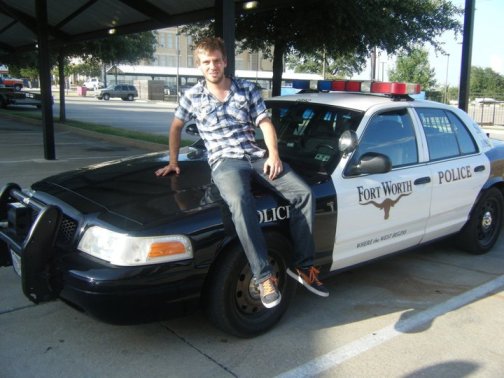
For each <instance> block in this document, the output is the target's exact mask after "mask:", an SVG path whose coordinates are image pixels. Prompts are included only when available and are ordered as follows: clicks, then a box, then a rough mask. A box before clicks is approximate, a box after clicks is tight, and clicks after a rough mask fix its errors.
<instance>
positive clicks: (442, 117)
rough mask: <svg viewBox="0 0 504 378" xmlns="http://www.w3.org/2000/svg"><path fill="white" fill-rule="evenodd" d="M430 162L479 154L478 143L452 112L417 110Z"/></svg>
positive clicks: (428, 109)
mask: <svg viewBox="0 0 504 378" xmlns="http://www.w3.org/2000/svg"><path fill="white" fill-rule="evenodd" d="M416 112H417V113H418V116H419V117H420V121H421V122H422V126H423V129H424V131H425V137H426V138H427V145H428V147H429V157H430V160H441V159H447V158H452V157H456V156H460V155H467V154H472V153H475V152H477V147H476V143H475V142H474V139H473V138H472V136H471V134H470V133H469V131H468V130H467V129H466V127H465V126H464V124H463V123H462V121H460V119H459V118H458V117H457V116H456V115H455V114H453V113H452V112H450V111H447V110H442V109H430V108H417V109H416Z"/></svg>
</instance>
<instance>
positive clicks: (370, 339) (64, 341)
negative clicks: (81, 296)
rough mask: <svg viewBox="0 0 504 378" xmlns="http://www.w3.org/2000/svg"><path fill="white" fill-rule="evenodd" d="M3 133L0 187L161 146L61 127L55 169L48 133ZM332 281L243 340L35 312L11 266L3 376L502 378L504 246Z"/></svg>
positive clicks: (399, 258)
mask: <svg viewBox="0 0 504 378" xmlns="http://www.w3.org/2000/svg"><path fill="white" fill-rule="evenodd" d="M84 101H90V100H84ZM125 104H127V103H125ZM129 105H130V107H131V106H132V105H131V104H129ZM139 106H140V105H139ZM131 112H133V111H131ZM129 114H131V113H129ZM144 117H145V118H148V117H149V115H147V114H145V113H144ZM492 132H496V131H495V130H494V131H492ZM0 135H2V138H1V139H0V185H1V186H3V185H4V184H6V183H8V182H13V181H14V182H19V183H20V184H21V185H22V186H23V187H27V186H29V184H30V183H32V182H33V181H35V180H37V179H40V178H42V177H45V176H48V175H50V174H54V173H57V172H60V171H64V170H68V169H73V168H78V167H82V166H84V165H88V164H94V163H99V162H102V161H106V160H111V159H117V158H121V157H126V156H129V155H133V154H140V153H143V152H148V151H150V150H151V147H152V146H143V145H142V144H141V143H139V144H137V145H135V146H131V145H124V144H121V143H117V142H115V141H113V140H103V139H100V138H97V137H95V136H90V135H87V136H84V135H82V134H77V133H76V132H75V131H73V130H70V129H67V128H64V127H62V128H60V127H58V128H57V130H56V149H57V150H56V151H57V157H58V159H57V160H55V161H46V160H43V146H42V131H41V128H40V126H39V125H37V124H26V123H23V122H20V121H18V120H12V119H9V118H5V117H3V116H2V115H1V114H0ZM159 148H160V149H163V148H165V147H164V146H160V147H159ZM326 283H327V286H328V288H329V290H330V293H331V294H330V297H329V298H328V299H321V298H319V297H316V296H313V295H311V294H309V293H308V292H307V291H305V290H303V289H301V288H300V289H299V290H298V292H297V294H296V298H295V299H294V301H293V304H292V306H291V307H290V309H289V310H288V311H287V313H286V315H285V316H284V318H283V319H282V320H281V322H280V323H279V324H278V325H277V326H276V327H275V328H274V329H273V330H271V331H270V332H268V333H267V334H264V335H262V336H259V337H256V338H254V339H238V338H234V337H231V336H229V335H226V334H224V333H222V332H220V331H218V330H216V329H214V328H213V327H212V326H211V325H210V324H209V323H208V322H207V321H206V320H205V318H204V316H203V315H202V314H201V313H200V312H199V311H195V312H193V313H191V314H189V315H187V316H184V317H175V318H170V317H169V316H166V318H165V319H164V320H162V321H158V322H149V323H139V324H132V325H123V326H118V325H112V324H106V323H102V322H99V321H97V320H95V319H92V318H90V317H88V316H86V315H85V314H82V313H79V312H77V311H76V310H74V309H73V308H70V307H69V306H67V305H66V304H65V303H63V302H61V301H54V302H50V303H47V304H42V305H34V304H32V303H31V302H29V301H28V300H27V299H26V298H25V297H24V296H23V294H22V291H21V287H20V282H19V279H18V277H17V276H16V274H15V273H14V271H13V270H12V268H0V286H1V287H2V290H1V291H0V364H1V366H2V370H1V373H0V376H1V377H6V378H10V377H65V376H70V375H71V376H73V377H117V376H122V377H138V376H142V377H166V376H170V377H172V376H173V377H200V376H205V377H226V376H231V377H232V376H234V377H273V376H293V377H304V376H327V377H329V376H330V377H385V376H386V377H462V376H471V377H501V376H502V372H503V371H504V362H503V361H504V338H502V337H501V329H502V328H503V326H504V291H503V289H504V238H502V237H501V239H500V240H499V242H498V243H497V245H496V246H495V247H494V249H493V250H492V251H491V252H490V253H489V254H487V255H482V256H472V255H468V254H466V253H464V252H461V251H458V250H456V249H454V248H452V247H451V245H450V244H449V243H446V242H445V243H437V244H433V245H431V246H429V247H423V248H421V249H418V250H415V251H411V252H409V253H405V254H400V255H396V256H393V257H389V258H386V259H383V260H380V261H376V262H373V263H371V264H367V265H365V266H362V267H359V268H355V269H352V270H350V271H347V272H344V273H341V274H339V275H337V276H334V277H332V278H330V279H328V280H327V281H326Z"/></svg>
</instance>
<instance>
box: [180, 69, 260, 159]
mask: <svg viewBox="0 0 504 378" xmlns="http://www.w3.org/2000/svg"><path fill="white" fill-rule="evenodd" d="M175 117H176V118H178V119H180V120H182V121H184V122H187V121H189V120H190V119H192V118H195V119H196V124H197V126H198V131H199V134H200V137H201V138H202V139H203V140H204V142H205V146H206V148H207V151H208V163H209V164H210V166H212V167H213V166H214V165H215V164H216V163H217V162H218V161H219V160H220V159H222V158H235V159H241V158H243V157H244V156H246V155H250V156H257V157H263V156H264V154H265V152H266V151H265V150H263V149H261V148H259V147H258V146H257V144H256V143H255V130H254V129H255V127H256V126H258V125H259V123H260V122H261V121H262V120H263V119H264V118H266V117H268V115H267V113H266V105H265V104H264V101H263V99H262V97H261V94H260V92H259V90H258V89H257V87H256V85H255V84H254V83H251V82H248V81H245V80H240V79H235V78H232V79H231V88H230V91H229V95H228V96H227V97H226V99H225V100H224V101H223V102H220V101H219V100H217V99H216V98H215V97H214V96H213V95H212V94H211V93H210V91H209V90H208V89H207V87H206V84H205V82H204V81H201V82H199V83H198V84H196V85H195V86H194V87H192V88H191V89H189V90H187V91H186V92H185V94H184V96H183V97H182V98H181V99H180V102H179V106H178V107H177V110H176V111H175Z"/></svg>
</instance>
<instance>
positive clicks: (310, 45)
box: [236, 0, 461, 95]
mask: <svg viewBox="0 0 504 378" xmlns="http://www.w3.org/2000/svg"><path fill="white" fill-rule="evenodd" d="M296 4H297V3H296ZM303 4H304V5H293V6H291V7H290V8H282V9H276V10H273V11H268V12H262V13H261V12H259V13H256V14H253V13H250V14H245V15H243V16H241V17H239V18H238V20H237V25H236V35H237V37H238V38H239V39H240V41H242V46H243V48H247V49H249V50H262V51H263V52H265V53H266V54H268V55H269V56H270V57H272V58H273V95H278V94H280V85H281V74H282V72H283V57H284V56H285V55H286V54H287V53H298V54H307V55H309V54H317V53H318V54H320V51H325V52H326V54H327V55H328V56H330V57H332V58H333V59H338V58H341V57H345V56H349V55H353V56H355V57H356V61H357V62H359V61H362V60H363V59H366V58H367V57H368V56H369V53H370V52H371V51H372V50H373V49H374V48H379V49H381V50H383V51H386V52H395V51H397V50H398V49H403V50H405V51H411V50H413V49H414V48H415V46H418V45H420V44H424V43H430V44H432V45H433V46H434V47H435V48H437V49H439V50H442V48H441V46H440V44H439V43H438V42H437V41H436V37H437V36H439V35H441V34H442V33H443V32H444V31H447V30H454V31H455V32H459V31H460V28H461V25H460V23H459V21H458V20H457V17H456V16H457V15H458V14H460V13H461V10H460V9H458V8H456V7H455V6H454V5H453V4H452V3H451V2H450V1H448V0H409V1H403V0H374V1H372V0H344V1H331V0H319V1H314V2H309V3H308V2H305V3H303Z"/></svg>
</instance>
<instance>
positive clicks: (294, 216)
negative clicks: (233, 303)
mask: <svg viewBox="0 0 504 378" xmlns="http://www.w3.org/2000/svg"><path fill="white" fill-rule="evenodd" d="M265 161H266V159H264V158H256V157H251V156H246V157H245V158H243V159H223V160H222V161H220V162H219V163H217V166H215V167H214V168H213V170H212V179H213V181H214V183H215V185H217V188H218V189H219V191H220V194H221V196H222V198H223V199H224V201H225V202H226V203H227V205H228V206H229V210H230V212H231V216H232V219H233V223H234V225H235V228H236V233H237V235H238V238H239V239H240V242H241V244H242V246H243V249H244V250H245V254H246V256H247V259H248V261H249V264H250V268H251V269H252V273H253V275H254V277H255V279H256V281H257V282H262V281H263V280H265V279H266V278H268V277H269V276H270V275H271V266H270V264H269V261H268V250H267V246H266V242H265V239H264V235H263V233H262V229H261V227H260V225H259V217H258V214H257V209H256V203H255V198H254V196H253V195H252V191H251V180H252V178H254V179H256V180H257V182H259V183H260V184H261V185H263V186H265V187H266V188H269V189H271V190H273V191H274V192H276V193H277V194H278V195H279V196H281V197H282V198H284V199H286V200H287V201H288V202H289V204H290V218H289V225H290V230H291V236H292V239H293V245H294V255H293V261H292V262H293V264H294V266H298V267H309V266H311V265H313V254H314V251H315V246H314V242H313V236H312V229H313V217H314V211H315V210H314V209H315V202H314V198H313V195H312V192H311V189H310V187H309V186H308V185H307V184H306V183H305V182H304V181H303V180H301V179H300V178H299V177H298V176H297V174H296V173H295V172H294V171H293V170H292V169H291V168H290V167H289V165H288V164H286V163H283V166H284V170H283V172H282V173H281V174H280V175H279V176H278V177H277V178H275V179H274V180H270V179H269V178H268V176H267V175H265V174H264V173H263V167H264V162H265Z"/></svg>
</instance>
